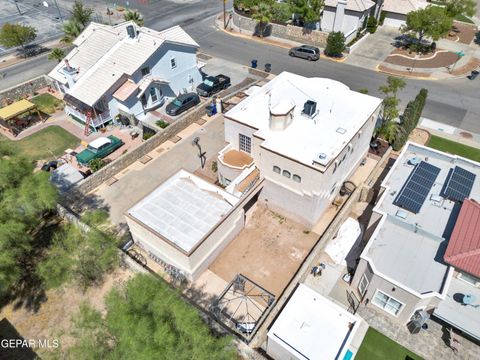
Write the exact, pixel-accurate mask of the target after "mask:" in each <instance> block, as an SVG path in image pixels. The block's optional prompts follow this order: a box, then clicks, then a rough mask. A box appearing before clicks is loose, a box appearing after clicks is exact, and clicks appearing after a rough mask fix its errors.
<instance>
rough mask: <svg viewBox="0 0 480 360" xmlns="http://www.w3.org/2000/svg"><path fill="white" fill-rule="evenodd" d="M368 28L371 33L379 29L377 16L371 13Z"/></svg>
mask: <svg viewBox="0 0 480 360" xmlns="http://www.w3.org/2000/svg"><path fill="white" fill-rule="evenodd" d="M367 30H368V32H369V33H370V34H373V33H374V32H375V31H377V19H376V18H375V16H372V15H370V16H369V17H368V21H367Z"/></svg>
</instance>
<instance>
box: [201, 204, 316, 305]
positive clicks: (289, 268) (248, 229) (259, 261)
mask: <svg viewBox="0 0 480 360" xmlns="http://www.w3.org/2000/svg"><path fill="white" fill-rule="evenodd" d="M317 239H318V235H317V234H315V233H311V232H310V233H309V232H306V231H305V227H303V226H302V225H300V224H298V223H296V222H294V221H292V220H289V219H286V218H284V217H283V216H281V215H279V214H276V213H274V212H272V211H270V210H268V209H267V208H266V207H265V206H264V205H256V208H255V209H254V210H253V213H252V215H251V217H247V223H246V226H245V229H243V230H242V231H241V232H240V234H239V235H238V236H237V237H236V238H235V239H234V240H233V241H232V242H231V243H230V244H229V245H228V247H227V248H226V249H225V250H224V251H223V252H222V253H221V254H220V255H219V256H218V257H217V259H216V260H215V262H213V264H212V265H210V270H211V271H212V272H214V273H215V274H217V275H218V276H220V277H221V278H222V279H224V280H225V281H227V282H230V281H232V279H233V278H234V277H235V275H236V274H238V273H241V274H243V275H245V276H246V277H248V278H249V279H250V280H252V281H254V282H256V283H257V284H259V285H260V286H262V287H264V288H265V289H266V290H268V291H270V292H271V293H273V294H274V295H275V296H279V295H280V294H281V292H282V291H283V289H284V288H285V287H286V286H287V284H288V282H289V281H290V279H291V278H292V277H293V275H294V274H295V272H296V271H297V269H298V268H299V267H300V264H301V263H302V262H303V260H304V258H305V257H306V256H307V254H308V252H309V251H310V249H311V248H312V247H313V245H314V244H315V242H316V241H317Z"/></svg>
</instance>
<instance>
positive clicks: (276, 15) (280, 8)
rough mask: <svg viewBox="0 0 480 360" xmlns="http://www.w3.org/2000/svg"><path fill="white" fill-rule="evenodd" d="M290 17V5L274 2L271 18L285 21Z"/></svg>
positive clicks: (281, 21)
mask: <svg viewBox="0 0 480 360" xmlns="http://www.w3.org/2000/svg"><path fill="white" fill-rule="evenodd" d="M291 19H292V11H291V10H290V6H289V5H288V4H286V3H277V2H275V3H274V4H273V6H272V20H275V21H278V22H280V23H286V22H287V21H288V20H291Z"/></svg>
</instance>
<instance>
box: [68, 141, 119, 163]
mask: <svg viewBox="0 0 480 360" xmlns="http://www.w3.org/2000/svg"><path fill="white" fill-rule="evenodd" d="M122 145H123V141H122V140H120V139H119V138H117V137H115V136H113V135H110V136H109V137H100V138H98V139H96V140H93V141H92V142H91V143H90V144H88V146H87V148H86V149H85V150H83V151H82V152H81V153H79V154H77V156H76V158H77V161H78V162H79V163H80V164H82V165H88V162H89V161H90V160H93V159H101V158H104V157H105V156H107V155H109V154H111V153H112V152H114V151H115V150H117V149H118V148H119V147H120V146H122Z"/></svg>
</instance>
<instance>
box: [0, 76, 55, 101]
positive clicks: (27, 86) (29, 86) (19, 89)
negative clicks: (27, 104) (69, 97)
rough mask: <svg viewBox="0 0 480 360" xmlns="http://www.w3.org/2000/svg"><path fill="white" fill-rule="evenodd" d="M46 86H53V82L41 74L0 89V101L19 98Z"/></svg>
mask: <svg viewBox="0 0 480 360" xmlns="http://www.w3.org/2000/svg"><path fill="white" fill-rule="evenodd" d="M47 86H52V87H53V82H52V81H51V80H50V79H49V78H48V77H47V76H46V75H41V76H39V77H37V78H35V79H31V80H28V81H26V82H24V83H21V84H19V85H15V86H14V87H11V88H9V89H6V90H2V91H0V103H2V102H3V101H4V100H7V99H11V100H20V99H24V98H26V97H31V96H33V95H35V91H37V90H39V89H42V88H44V87H47Z"/></svg>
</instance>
